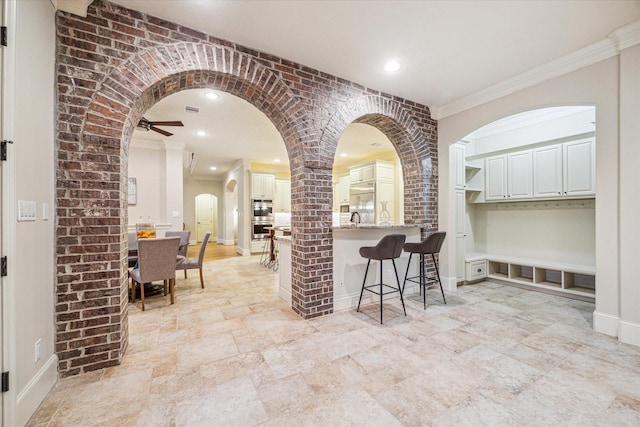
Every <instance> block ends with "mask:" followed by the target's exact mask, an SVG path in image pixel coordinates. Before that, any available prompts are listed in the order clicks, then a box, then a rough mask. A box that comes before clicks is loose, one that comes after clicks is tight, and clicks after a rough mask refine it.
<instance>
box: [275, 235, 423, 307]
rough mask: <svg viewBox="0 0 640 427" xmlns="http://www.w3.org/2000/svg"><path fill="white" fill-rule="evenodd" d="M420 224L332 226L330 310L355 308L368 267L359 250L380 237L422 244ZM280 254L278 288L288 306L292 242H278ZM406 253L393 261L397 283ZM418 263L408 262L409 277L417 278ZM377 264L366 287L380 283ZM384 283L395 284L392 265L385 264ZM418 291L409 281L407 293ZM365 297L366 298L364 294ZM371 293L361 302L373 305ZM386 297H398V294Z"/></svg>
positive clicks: (404, 268) (368, 278)
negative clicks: (401, 237)
mask: <svg viewBox="0 0 640 427" xmlns="http://www.w3.org/2000/svg"><path fill="white" fill-rule="evenodd" d="M422 228H423V226H421V225H358V226H357V227H353V226H346V227H341V226H334V227H333V228H332V230H333V309H334V311H340V310H345V309H349V308H355V307H356V306H357V305H358V298H359V297H360V290H361V289H362V280H363V279H364V272H365V269H366V268H367V260H366V259H365V258H363V257H361V256H360V252H359V250H360V247H362V246H375V245H376V244H377V243H378V242H379V241H380V239H382V237H383V236H385V235H387V234H393V233H399V234H404V235H405V236H407V240H406V241H407V242H420V241H421V230H422ZM278 241H279V252H280V254H279V255H280V269H279V272H280V289H279V295H280V298H282V299H283V300H284V301H286V302H287V303H288V304H289V305H290V304H291V240H290V238H289V239H281V238H280V239H279V240H278ZM408 260H409V254H408V253H405V252H403V253H402V256H401V257H400V258H398V259H396V267H397V268H398V276H399V278H400V283H401V284H402V281H403V280H404V275H405V272H406V269H407V262H408ZM417 272H418V262H417V258H416V257H414V260H413V262H412V263H411V270H410V271H409V275H410V276H415V275H417ZM379 274H380V268H379V264H378V263H377V262H372V263H371V267H370V268H369V274H368V276H367V284H373V283H379V279H378V276H379ZM384 275H385V277H384V281H385V283H391V284H394V283H395V280H396V278H395V276H394V272H393V265H392V264H391V263H390V262H385V263H384ZM417 291H418V286H417V284H415V283H412V282H408V283H407V288H406V292H407V293H408V294H411V293H413V292H417ZM367 294H368V295H367ZM372 298H373V294H371V293H369V292H367V293H366V294H365V295H364V296H363V297H362V303H363V304H368V303H369V302H372ZM386 298H399V294H396V295H395V296H388V297H386Z"/></svg>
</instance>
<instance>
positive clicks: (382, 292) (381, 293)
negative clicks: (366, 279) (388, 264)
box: [380, 260, 384, 325]
mask: <svg viewBox="0 0 640 427" xmlns="http://www.w3.org/2000/svg"><path fill="white" fill-rule="evenodd" d="M383 278H384V276H383V275H382V260H380V324H381V325H382V295H383V294H384V291H383V289H382V282H383V280H382V279H383Z"/></svg>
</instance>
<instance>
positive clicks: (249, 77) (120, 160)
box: [57, 42, 305, 375]
mask: <svg viewBox="0 0 640 427" xmlns="http://www.w3.org/2000/svg"><path fill="white" fill-rule="evenodd" d="M176 57H179V58H180V59H181V61H173V60H172V59H173V58H176ZM195 88H211V89H217V90H222V91H225V92H228V93H231V94H233V95H235V96H238V97H240V98H242V99H244V100H246V101H248V102H250V103H251V104H253V105H254V106H255V107H257V108H258V109H260V110H261V111H262V112H263V113H265V115H266V116H267V117H268V118H269V119H270V120H271V121H272V122H273V124H274V125H275V126H276V128H277V129H278V131H279V132H280V134H281V136H282V138H283V140H284V141H285V145H286V147H287V152H288V153H289V160H290V164H291V167H292V169H294V168H296V165H303V164H304V159H303V156H302V155H303V153H304V151H303V150H302V148H301V147H300V138H299V136H298V130H297V128H298V127H300V126H303V124H304V122H305V117H304V112H303V109H302V108H301V107H300V106H299V105H298V104H299V101H298V99H296V98H295V96H293V94H292V93H291V91H290V89H289V88H288V87H287V86H286V85H284V84H283V83H282V80H281V79H279V78H277V76H275V75H274V73H273V72H272V71H271V70H269V69H267V68H265V67H264V66H263V65H261V64H260V63H258V62H257V61H256V60H255V59H253V58H251V57H249V56H247V55H243V54H242V53H239V52H234V51H232V50H230V49H228V48H225V47H222V46H215V45H204V44H199V43H186V42H182V43H176V44H173V45H163V46H162V47H161V48H152V49H147V50H145V51H142V52H140V53H139V54H137V55H135V56H133V57H132V58H130V59H129V60H128V61H126V62H124V63H123V64H121V65H120V66H119V67H117V68H115V69H114V70H113V71H112V72H111V73H110V74H109V75H108V76H107V77H106V78H105V79H104V80H103V82H102V83H101V85H100V87H99V88H98V89H97V90H96V92H95V94H94V95H93V98H92V100H91V102H90V103H89V105H88V106H87V109H86V111H87V113H86V119H85V122H84V123H83V124H82V126H81V129H82V130H81V133H80V135H81V138H79V140H78V141H77V142H78V144H77V145H76V146H74V147H72V148H73V149H72V150H67V149H65V148H66V147H65V146H64V145H62V146H60V147H59V150H58V154H59V156H64V157H67V156H70V157H71V156H73V157H77V158H78V161H77V162H76V163H75V164H74V165H73V166H72V167H73V169H74V170H73V173H69V172H68V171H67V173H68V177H71V175H73V176H76V177H79V178H80V179H82V180H86V179H87V178H88V179H93V180H94V183H93V184H91V185H93V186H95V192H92V193H90V194H77V193H75V192H74V191H72V190H69V188H68V187H67V184H70V182H69V180H66V179H61V178H60V177H59V178H58V190H59V191H58V194H59V199H58V205H59V206H64V205H66V204H67V203H68V202H69V201H70V199H74V198H76V196H80V198H87V197H88V198H93V199H94V200H92V201H85V202H84V203H83V204H84V205H85V206H86V209H83V210H82V211H81V212H76V211H71V210H68V211H67V215H65V214H64V212H63V211H59V224H60V226H59V227H58V235H59V236H65V238H64V239H59V240H58V250H57V253H58V261H57V265H58V271H59V274H58V301H65V302H66V301H69V300H72V301H75V306H76V307H81V306H82V304H83V302H86V303H85V304H86V307H83V308H85V309H89V308H90V309H91V310H92V312H91V313H88V310H83V311H80V312H76V313H74V314H72V315H71V318H69V319H67V318H66V317H64V315H63V314H60V315H59V316H58V331H59V333H58V335H57V348H58V349H59V352H58V354H59V367H60V371H62V372H64V373H65V374H68V375H72V374H75V373H77V372H79V370H80V369H81V368H80V367H79V366H82V367H83V368H82V369H84V370H90V369H99V368H102V367H105V366H110V365H113V364H117V363H119V361H120V358H121V357H122V354H123V352H124V349H125V348H126V346H127V341H128V326H127V325H128V323H127V304H128V301H127V300H128V297H127V293H128V285H127V265H126V258H127V257H126V230H127V205H126V202H125V198H124V194H125V188H126V182H127V174H128V168H127V164H128V148H129V147H128V144H129V142H130V139H131V135H132V133H133V130H134V129H135V127H136V124H137V123H138V121H139V119H140V118H141V117H142V114H143V113H145V112H146V111H147V110H148V109H149V108H150V107H151V106H152V105H154V104H155V103H156V102H158V101H159V100H160V99H162V98H164V97H166V96H169V95H171V94H173V93H177V92H179V91H181V90H185V89H195ZM70 166H71V165H70ZM104 169H107V170H104ZM296 169H298V170H299V169H301V168H300V167H297V168H296ZM86 184H87V181H84V183H83V185H86ZM89 205H90V206H89ZM87 233H89V234H92V235H93V238H89V239H88V238H87V237H86V234H87ZM94 233H95V234H94ZM105 244H107V245H108V246H105ZM95 252H106V253H105V254H103V255H101V256H99V257H96V256H95V255H94V254H95ZM72 254H73V255H72ZM71 256H72V257H73V258H72V259H70V258H69V257H71ZM70 261H71V262H70ZM107 261H108V262H107ZM76 263H82V265H83V267H82V269H83V271H82V273H81V275H71V276H70V275H68V274H61V273H62V272H63V271H68V270H69V269H71V270H74V269H75V268H77V266H76V265H75V264H76ZM70 264H71V265H70ZM90 272H93V275H92V276H91V275H90V274H91V273H90ZM68 280H71V281H72V282H71V285H70V286H69V285H66V283H67V281H68ZM80 280H82V281H83V283H82V284H81V285H80V286H78V285H77V284H76V283H74V282H78V281H80ZM97 293H100V294H101V295H102V297H103V298H101V299H98V300H95V299H93V298H94V297H95V296H97V295H96V294H97ZM69 308H71V307H70V306H69V304H68V303H65V304H58V305H57V311H58V313H60V312H61V311H62V310H64V309H69ZM96 311H98V313H96ZM99 313H104V317H95V316H96V314H99ZM85 315H89V316H91V320H87V321H84V320H82V317H83V316H85ZM94 325H95V326H96V328H94V329H93V330H88V329H87V328H89V327H91V326H94ZM74 330H77V332H76V333H73V332H70V331H74ZM87 333H88V334H89V336H86V337H83V335H86V334H87ZM73 346H77V348H73ZM81 346H86V347H84V351H85V356H84V357H82V356H83V355H82V352H81ZM60 350H62V351H60ZM92 350H95V351H96V353H95V354H94V353H91V351H92ZM100 350H109V351H108V352H104V351H100ZM87 351H89V354H87ZM74 364H77V366H76V365H74Z"/></svg>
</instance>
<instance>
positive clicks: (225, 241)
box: [219, 239, 236, 246]
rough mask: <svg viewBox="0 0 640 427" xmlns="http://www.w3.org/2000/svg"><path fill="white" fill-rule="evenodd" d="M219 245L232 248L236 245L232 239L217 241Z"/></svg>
mask: <svg viewBox="0 0 640 427" xmlns="http://www.w3.org/2000/svg"><path fill="white" fill-rule="evenodd" d="M219 243H220V244H222V245H225V246H233V245H235V244H236V241H235V240H234V239H231V240H224V239H221V240H220V241H219Z"/></svg>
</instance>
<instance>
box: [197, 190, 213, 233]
mask: <svg viewBox="0 0 640 427" xmlns="http://www.w3.org/2000/svg"><path fill="white" fill-rule="evenodd" d="M217 230H218V198H217V197H216V196H214V195H213V194H198V195H197V196H196V243H197V242H201V241H202V238H203V237H204V235H205V233H206V232H210V233H211V237H210V238H209V241H214V242H217V240H218V231H217Z"/></svg>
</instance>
